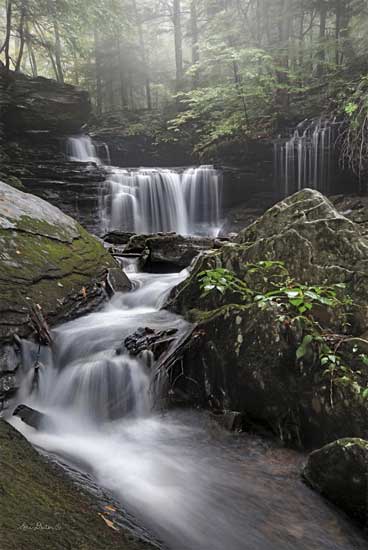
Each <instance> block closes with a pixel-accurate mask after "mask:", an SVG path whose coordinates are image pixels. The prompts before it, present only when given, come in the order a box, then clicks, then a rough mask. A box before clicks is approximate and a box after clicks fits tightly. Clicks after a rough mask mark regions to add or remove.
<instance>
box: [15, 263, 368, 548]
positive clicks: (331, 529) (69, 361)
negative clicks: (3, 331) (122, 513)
mask: <svg viewBox="0 0 368 550" xmlns="http://www.w3.org/2000/svg"><path fill="white" fill-rule="evenodd" d="M130 276H131V277H132V278H133V280H134V282H135V287H136V290H135V291H134V292H131V293H128V294H121V295H116V296H115V297H114V298H113V300H112V301H111V302H110V303H109V304H108V305H107V306H106V307H105V308H104V309H103V310H102V311H100V312H97V313H93V314H90V315H87V316H86V317H84V318H81V319H78V320H75V321H72V322H70V323H67V324H65V325H63V326H61V327H59V328H58V329H56V330H55V331H53V336H54V338H55V347H54V350H53V354H50V352H47V351H46V350H43V352H42V357H41V359H42V361H43V362H44V364H45V366H44V367H43V368H42V371H41V376H40V383H39V389H38V391H36V390H34V391H33V393H31V394H29V388H30V385H31V384H30V379H31V378H32V374H33V373H32V372H31V371H30V372H29V373H28V376H25V378H24V387H23V388H22V391H21V394H20V396H21V399H22V401H23V402H25V403H27V404H28V405H30V406H32V407H34V408H35V409H37V410H40V411H43V412H44V413H45V414H47V415H48V417H49V419H50V422H49V423H47V424H46V425H45V426H44V428H43V429H42V430H40V431H36V430H35V429H33V428H31V427H28V426H26V425H25V424H23V423H22V422H21V421H20V419H19V418H16V417H13V419H12V423H14V424H15V426H16V427H17V428H18V429H19V430H21V431H22V432H23V433H24V434H25V436H26V437H27V438H28V439H29V440H30V441H31V442H32V443H33V444H34V445H36V446H38V447H40V448H42V449H44V450H46V451H47V452H50V453H54V454H56V455H58V456H59V457H61V458H62V460H63V461H64V462H68V463H69V464H70V465H71V466H73V467H74V468H77V469H79V470H81V471H84V472H88V473H89V475H92V476H93V478H94V479H95V481H96V482H97V483H98V484H99V485H100V486H101V487H103V488H105V489H107V490H108V491H110V492H111V493H112V494H113V495H114V497H115V498H116V499H118V500H119V501H120V502H121V504H122V506H123V507H124V508H125V509H127V510H128V511H129V512H130V513H131V514H133V515H135V516H136V518H138V521H140V522H142V523H143V524H144V527H145V528H146V529H149V530H151V531H152V533H154V534H155V535H156V537H158V538H159V539H161V540H163V541H164V543H165V545H167V547H168V548H169V549H170V550H288V549H289V550H321V549H322V550H350V549H351V548H355V549H361V550H363V548H365V543H363V542H362V541H361V538H360V536H359V535H357V534H355V532H354V530H353V529H352V528H349V526H348V524H347V523H346V522H345V520H344V519H343V518H341V517H340V516H337V515H336V513H335V512H333V511H331V510H329V508H328V507H327V506H326V505H325V504H324V503H323V502H321V500H320V498H319V497H318V496H317V495H315V494H313V493H312V492H311V491H310V490H309V489H307V488H306V487H304V486H303V484H302V483H301V482H300V481H298V482H296V481H295V479H296V478H297V476H296V475H295V474H294V477H292V476H291V479H289V478H288V477H286V476H285V475H283V474H282V467H281V470H280V469H278V468H279V467H278V463H279V462H280V457H279V456H278V455H276V457H272V455H270V454H269V451H270V450H271V449H267V447H266V446H265V445H264V444H263V447H262V443H260V442H258V443H257V446H255V442H254V441H253V439H250V440H249V443H247V444H246V445H244V443H241V441H240V440H238V439H237V438H236V437H235V436H232V435H231V436H230V435H229V436H226V437H224V436H219V433H218V429H217V430H215V431H214V432H211V431H210V432H209V431H208V429H207V425H205V424H204V423H203V417H202V416H200V415H199V414H198V413H197V414H194V413H191V415H190V416H189V417H186V416H185V414H184V413H182V414H181V415H175V414H174V413H166V414H165V415H160V414H158V413H155V412H154V411H152V402H153V398H154V397H155V396H154V395H153V393H152V391H151V389H152V388H151V384H150V371H149V370H148V369H147V367H146V366H145V364H144V363H143V362H141V361H140V360H137V359H132V358H131V357H129V356H128V355H127V354H126V353H123V354H122V355H116V353H115V350H116V349H117V348H119V347H120V346H121V344H122V342H123V341H124V338H125V337H126V336H127V335H129V334H131V333H132V332H133V331H134V330H135V329H137V328H138V327H146V326H149V327H153V328H155V327H159V328H160V329H164V328H173V327H175V328H178V330H179V331H180V330H182V329H186V328H187V325H186V323H185V322H184V321H183V320H181V319H180V318H178V317H176V316H175V315H173V314H170V313H168V312H166V311H160V307H161V305H162V303H163V300H164V299H165V296H166V294H167V293H168V291H169V290H170V288H171V287H172V286H173V285H175V284H177V283H178V282H180V281H181V280H183V279H184V278H185V276H186V272H183V273H181V274H170V275H152V274H142V273H134V270H132V271H131V273H130ZM34 353H35V350H32V348H31V346H30V344H28V343H24V363H25V365H28V366H30V365H33V363H34ZM156 397H157V395H156ZM183 414H184V416H183ZM260 449H261V450H260ZM267 456H269V459H268V462H267V460H266V459H265V457H267ZM287 456H288V455H287V454H286V457H287ZM286 460H287V458H286ZM270 464H271V466H270ZM275 465H276V467H275Z"/></svg>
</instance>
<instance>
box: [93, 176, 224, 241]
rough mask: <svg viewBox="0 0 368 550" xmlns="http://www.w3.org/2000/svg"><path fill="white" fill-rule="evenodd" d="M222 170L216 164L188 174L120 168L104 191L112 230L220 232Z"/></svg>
mask: <svg viewBox="0 0 368 550" xmlns="http://www.w3.org/2000/svg"><path fill="white" fill-rule="evenodd" d="M220 194H221V173H220V172H219V171H218V170H215V169H214V168H213V166H200V167H199V168H190V169H188V170H185V171H184V172H183V173H179V172H177V171H174V170H168V169H146V168H142V169H139V170H118V169H114V170H113V171H112V172H111V174H110V177H109V179H108V180H107V182H106V184H105V187H104V190H103V194H102V220H103V226H104V229H105V230H107V231H111V230H120V231H134V232H136V233H157V232H168V231H176V232H177V233H181V234H184V235H188V234H208V235H216V234H217V232H218V229H219V226H220Z"/></svg>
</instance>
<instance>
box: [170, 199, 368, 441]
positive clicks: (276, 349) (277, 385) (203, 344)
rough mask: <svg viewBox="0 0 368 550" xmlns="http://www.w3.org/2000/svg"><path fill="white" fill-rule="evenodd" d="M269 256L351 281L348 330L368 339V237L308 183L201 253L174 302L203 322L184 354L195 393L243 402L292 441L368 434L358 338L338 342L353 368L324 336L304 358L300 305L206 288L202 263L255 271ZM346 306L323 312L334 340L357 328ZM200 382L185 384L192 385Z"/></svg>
mask: <svg viewBox="0 0 368 550" xmlns="http://www.w3.org/2000/svg"><path fill="white" fill-rule="evenodd" d="M263 260H277V261H283V262H284V263H285V265H286V267H287V268H288V270H289V272H290V274H291V276H292V277H294V278H295V280H297V281H299V282H302V283H306V284H316V285H318V284H321V285H324V284H333V283H341V282H344V283H346V285H347V292H349V293H350V294H351V296H352V297H353V300H354V305H353V306H352V307H351V311H350V312H349V313H351V316H350V317H349V322H350V324H351V326H350V327H349V336H352V337H357V336H361V337H363V339H365V332H366V330H367V325H368V323H367V320H368V317H367V306H368V300H367V296H368V240H367V239H366V237H365V236H364V235H362V233H361V230H360V227H359V226H358V225H357V224H355V223H354V222H353V221H351V220H348V219H347V218H345V217H344V216H343V215H341V214H340V213H339V212H337V211H336V209H335V208H334V207H333V205H332V204H331V203H330V202H329V201H328V199H326V198H325V197H324V196H322V195H321V194H320V193H319V192H317V191H314V190H310V189H306V190H304V191H301V192H299V193H297V194H296V195H294V196H292V197H289V198H287V199H285V200H284V201H282V202H280V203H278V204H277V205H275V206H274V207H272V208H271V209H270V210H268V211H267V212H266V213H265V214H264V215H263V216H262V217H261V218H259V220H257V221H256V222H255V223H254V224H253V225H251V226H250V227H248V228H246V229H245V230H244V231H242V232H241V233H240V235H239V236H238V238H237V242H236V243H230V244H228V245H225V246H223V247H222V248H221V249H219V250H214V251H211V252H209V253H202V254H201V255H200V256H199V257H198V258H197V259H196V260H195V263H194V266H193V268H192V270H191V275H190V277H189V278H188V279H187V280H185V281H184V282H183V283H182V284H181V285H179V286H178V287H177V288H176V289H174V290H173V292H172V293H171V296H170V298H169V300H168V303H167V307H168V308H169V309H172V310H174V311H176V312H178V313H181V314H184V315H185V316H186V317H187V318H188V319H189V320H192V321H195V322H196V323H198V327H197V329H196V331H195V334H194V337H193V339H192V345H191V347H190V349H189V350H188V351H187V355H186V361H185V368H186V373H185V374H186V379H187V380H190V379H192V380H193V379H194V380H196V391H195V398H196V399H199V400H200V401H201V403H202V404H203V403H211V404H213V403H214V404H215V406H216V407H218V408H223V409H230V410H238V411H240V412H244V413H246V414H248V415H249V416H250V417H251V418H253V419H256V420H258V421H261V422H262V423H263V424H266V425H267V426H269V427H270V428H271V429H272V431H273V432H274V433H276V434H277V435H278V436H279V437H280V438H281V439H283V440H284V441H288V442H290V443H293V444H295V443H297V444H299V445H303V446H307V447H316V446H320V445H324V444H326V443H329V442H331V441H333V440H336V439H339V438H343V437H350V436H352V437H362V438H367V436H368V401H367V399H366V393H364V390H365V389H366V388H367V387H368V372H367V368H366V367H365V366H364V364H362V362H359V358H358V360H357V359H356V357H354V356H353V354H352V352H351V348H349V346H347V345H346V346H340V348H339V351H340V352H341V354H342V359H341V361H342V364H343V365H347V366H348V374H347V376H343V374H342V373H339V374H338V375H336V376H335V375H331V376H330V375H329V374H328V373H326V368H325V367H323V366H322V365H321V363H320V358H319V351H318V347H317V346H315V345H314V346H311V348H310V350H309V351H310V353H309V354H308V355H306V356H305V357H303V359H302V360H297V357H296V351H297V349H298V347H299V346H300V345H301V342H302V341H303V337H304V333H303V328H302V327H301V326H300V324H299V323H298V322H297V321H295V322H294V321H293V318H294V317H295V315H296V314H295V312H294V313H293V311H292V309H291V310H289V309H288V307H286V306H285V307H283V308H282V309H280V308H278V307H276V308H275V307H274V306H273V305H272V304H268V305H267V306H266V307H265V309H260V308H259V307H258V305H256V304H254V305H253V306H252V307H249V306H245V305H244V304H243V303H242V300H241V297H240V296H239V295H238V294H234V293H230V292H225V293H224V294H221V293H220V292H211V293H209V294H208V295H207V296H205V297H204V296H203V295H202V291H201V288H200V284H199V280H198V275H199V273H200V272H202V271H203V270H206V269H213V268H227V269H229V270H231V271H232V272H234V273H235V274H236V275H237V277H239V278H240V279H242V280H244V279H246V280H248V277H250V275H249V273H248V270H247V267H246V264H247V263H257V262H260V261H263ZM338 313H339V312H338V311H336V312H331V311H328V310H327V308H326V309H325V310H323V309H322V308H321V311H317V312H315V315H316V316H319V317H318V320H319V321H320V322H321V324H323V327H324V329H325V330H327V331H330V332H331V338H332V340H334V341H335V343H338V342H339V341H340V340H341V339H342V337H341V334H344V332H345V335H346V334H348V333H347V332H346V330H347V329H346V326H345V325H344V320H345V319H344V316H341V317H340V316H339V314H338ZM336 333H337V334H336ZM339 334H340V336H339ZM331 345H335V344H331ZM360 345H362V341H359V346H360ZM359 346H358V347H359ZM363 348H364V346H363ZM359 349H360V348H359ZM359 353H363V354H365V353H367V351H366V349H362V350H360V352H359ZM183 385H184V386H185V379H184V377H183ZM191 387H192V386H191V385H190V384H187V387H184V388H182V390H183V392H184V393H187V394H188V393H190V391H191V390H190V388H191ZM198 388H200V391H198Z"/></svg>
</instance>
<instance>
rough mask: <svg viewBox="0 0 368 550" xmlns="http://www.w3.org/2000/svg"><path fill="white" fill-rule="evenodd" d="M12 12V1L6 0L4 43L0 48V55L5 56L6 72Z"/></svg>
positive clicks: (8, 60)
mask: <svg viewBox="0 0 368 550" xmlns="http://www.w3.org/2000/svg"><path fill="white" fill-rule="evenodd" d="M12 10H13V0H6V31H5V41H4V43H3V45H2V46H1V48H0V53H2V52H4V55H5V67H6V69H7V70H9V68H10V55H9V48H10V35H11V26H12Z"/></svg>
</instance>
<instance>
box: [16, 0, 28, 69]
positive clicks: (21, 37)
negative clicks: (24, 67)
mask: <svg viewBox="0 0 368 550" xmlns="http://www.w3.org/2000/svg"><path fill="white" fill-rule="evenodd" d="M25 19H26V6H25V2H24V0H23V2H22V5H21V13H20V22H19V30H18V34H19V51H18V57H17V61H16V64H15V70H16V71H19V70H20V66H21V63H22V59H23V53H24V44H25V35H24V26H25Z"/></svg>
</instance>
